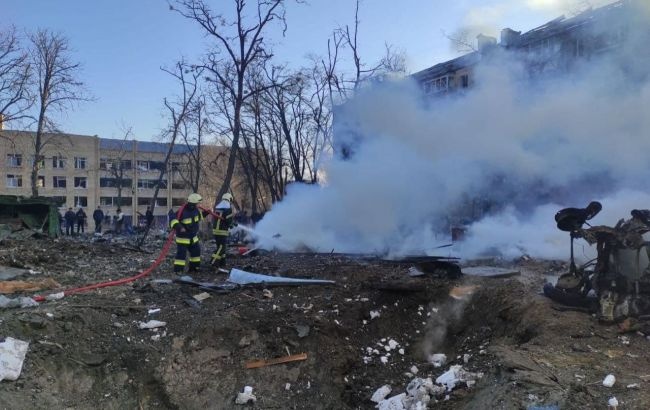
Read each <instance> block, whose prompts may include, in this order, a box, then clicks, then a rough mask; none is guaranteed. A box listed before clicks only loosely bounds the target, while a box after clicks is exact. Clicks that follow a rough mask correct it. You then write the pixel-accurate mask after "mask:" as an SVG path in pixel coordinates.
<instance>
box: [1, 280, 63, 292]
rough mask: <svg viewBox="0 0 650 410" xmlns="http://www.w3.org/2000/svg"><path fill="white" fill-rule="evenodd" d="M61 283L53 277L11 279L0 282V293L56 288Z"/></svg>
mask: <svg viewBox="0 0 650 410" xmlns="http://www.w3.org/2000/svg"><path fill="white" fill-rule="evenodd" d="M60 287H61V285H60V284H59V283H57V281H55V280H54V279H52V278H46V279H41V280H35V281H22V280H9V281H4V282H0V293H9V294H10V293H15V292H36V291H39V290H42V289H56V288H60Z"/></svg>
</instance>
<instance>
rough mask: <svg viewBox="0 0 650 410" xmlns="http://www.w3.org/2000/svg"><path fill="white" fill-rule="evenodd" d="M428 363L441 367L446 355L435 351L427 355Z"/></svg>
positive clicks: (445, 361)
mask: <svg viewBox="0 0 650 410" xmlns="http://www.w3.org/2000/svg"><path fill="white" fill-rule="evenodd" d="M429 363H431V364H432V365H433V367H436V368H438V367H442V366H444V365H445V363H447V355H446V354H444V353H436V354H432V355H429Z"/></svg>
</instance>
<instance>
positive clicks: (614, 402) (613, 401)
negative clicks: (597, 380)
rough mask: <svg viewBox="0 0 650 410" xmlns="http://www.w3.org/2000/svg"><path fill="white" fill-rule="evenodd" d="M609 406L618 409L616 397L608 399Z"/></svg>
mask: <svg viewBox="0 0 650 410" xmlns="http://www.w3.org/2000/svg"><path fill="white" fill-rule="evenodd" d="M607 406H608V408H610V409H613V410H616V408H618V400H616V397H612V398H610V399H609V400H608V401H607Z"/></svg>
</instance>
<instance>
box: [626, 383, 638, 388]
mask: <svg viewBox="0 0 650 410" xmlns="http://www.w3.org/2000/svg"><path fill="white" fill-rule="evenodd" d="M625 387H627V388H628V389H640V388H641V384H639V383H633V384H628V385H627V386H625Z"/></svg>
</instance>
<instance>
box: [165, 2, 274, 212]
mask: <svg viewBox="0 0 650 410" xmlns="http://www.w3.org/2000/svg"><path fill="white" fill-rule="evenodd" d="M229 3H230V4H233V5H234V8H235V14H234V16H235V17H234V18H233V19H232V20H228V19H227V18H226V17H224V15H221V14H215V13H214V12H213V10H212V9H211V8H210V7H209V6H208V5H207V4H206V3H205V1H203V0H175V1H174V2H173V4H170V8H172V9H173V10H175V11H177V12H178V13H179V14H181V15H182V16H183V17H185V18H188V19H191V20H193V21H195V22H196V23H197V24H198V25H199V26H200V27H201V28H202V29H203V30H204V31H205V32H206V34H207V35H208V37H209V38H210V39H212V40H213V44H212V45H211V47H212V48H211V49H210V50H209V52H208V54H207V56H206V59H205V61H204V63H203V66H204V67H205V68H206V69H207V70H208V71H209V73H210V75H209V76H208V80H209V82H211V83H213V84H214V85H215V86H217V87H220V88H223V89H224V90H225V91H226V92H227V93H228V94H229V100H228V101H229V103H228V104H227V106H224V107H223V108H224V109H226V110H227V111H228V116H229V117H231V119H232V129H231V130H230V132H231V134H232V139H231V147H230V152H229V158H228V166H227V169H226V175H225V178H224V181H223V184H222V186H221V188H220V190H219V192H218V194H217V196H216V198H217V200H218V198H220V197H221V196H222V195H223V194H224V193H225V192H226V191H227V190H228V189H229V187H230V182H231V180H232V176H233V173H234V170H235V162H236V160H237V156H238V149H239V142H240V141H239V140H240V137H241V130H242V118H241V115H242V107H243V105H244V103H245V101H246V100H247V99H249V98H251V96H253V95H254V94H255V93H256V92H259V90H251V89H247V88H246V73H247V72H248V70H249V69H250V68H251V66H254V65H256V64H260V63H262V62H264V61H267V60H269V59H270V58H271V53H270V51H269V50H268V48H267V44H266V42H265V40H264V36H263V34H264V32H265V30H266V29H267V26H269V24H270V23H271V22H273V21H279V22H280V23H281V24H282V26H283V29H286V25H285V12H284V3H285V1H284V0H257V1H256V2H254V3H253V4H254V6H248V3H247V2H246V1H245V0H229Z"/></svg>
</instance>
